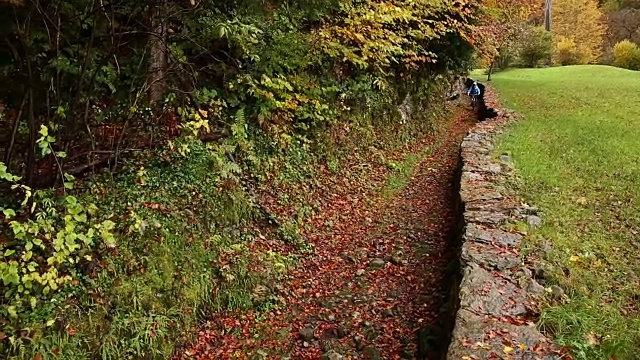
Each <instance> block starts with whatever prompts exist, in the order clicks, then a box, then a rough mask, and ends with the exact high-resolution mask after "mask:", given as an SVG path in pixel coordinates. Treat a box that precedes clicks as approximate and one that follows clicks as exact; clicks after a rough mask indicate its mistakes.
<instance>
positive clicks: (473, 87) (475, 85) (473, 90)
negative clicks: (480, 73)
mask: <svg viewBox="0 0 640 360" xmlns="http://www.w3.org/2000/svg"><path fill="white" fill-rule="evenodd" d="M467 95H469V96H479V95H480V88H479V87H478V82H477V81H474V82H473V85H471V87H469V91H467Z"/></svg>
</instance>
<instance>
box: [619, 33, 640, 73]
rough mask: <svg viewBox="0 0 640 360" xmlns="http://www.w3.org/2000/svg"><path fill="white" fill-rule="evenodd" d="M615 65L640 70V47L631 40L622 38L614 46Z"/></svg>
mask: <svg viewBox="0 0 640 360" xmlns="http://www.w3.org/2000/svg"><path fill="white" fill-rule="evenodd" d="M613 65H615V66H618V67H622V68H625V69H631V70H640V47H638V45H636V44H635V43H632V42H631V41H629V40H622V41H620V42H618V43H617V44H616V45H615V46H614V47H613Z"/></svg>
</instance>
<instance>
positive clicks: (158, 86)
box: [148, 0, 167, 103]
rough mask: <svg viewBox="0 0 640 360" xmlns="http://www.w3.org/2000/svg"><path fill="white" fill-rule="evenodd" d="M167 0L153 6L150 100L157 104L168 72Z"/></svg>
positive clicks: (162, 94)
mask: <svg viewBox="0 0 640 360" xmlns="http://www.w3.org/2000/svg"><path fill="white" fill-rule="evenodd" d="M165 8H166V0H156V1H154V2H153V4H152V5H151V9H150V10H151V14H150V15H151V16H150V18H151V33H150V34H149V40H148V48H149V53H150V55H151V64H150V66H149V77H148V79H149V80H148V81H149V100H150V101H151V102H152V103H157V102H158V101H160V100H161V99H162V97H163V96H164V92H165V88H166V86H165V78H166V71H167V19H166V18H165Z"/></svg>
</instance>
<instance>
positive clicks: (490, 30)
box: [477, 0, 542, 80]
mask: <svg viewBox="0 0 640 360" xmlns="http://www.w3.org/2000/svg"><path fill="white" fill-rule="evenodd" d="M541 8H542V5H541V4H540V1H537V0H488V1H486V2H485V3H484V12H485V18H484V21H483V23H482V24H481V26H480V27H479V32H480V36H479V39H480V40H479V41H478V43H477V48H478V50H479V53H480V56H481V57H483V58H484V59H485V60H486V61H487V62H488V63H489V64H490V65H489V76H488V80H491V72H492V70H493V69H494V67H496V66H498V67H501V66H500V65H501V64H500V63H501V58H504V57H505V56H509V53H510V52H513V51H514V48H515V41H516V40H517V38H518V36H519V34H521V33H522V32H523V29H524V28H525V26H526V23H527V22H528V21H529V19H531V17H532V15H534V14H536V13H537V12H539V11H540V10H541Z"/></svg>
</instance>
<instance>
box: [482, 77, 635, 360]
mask: <svg viewBox="0 0 640 360" xmlns="http://www.w3.org/2000/svg"><path fill="white" fill-rule="evenodd" d="M493 86H494V87H495V88H496V89H497V91H498V93H499V95H500V97H501V101H502V103H503V105H505V106H506V107H508V108H512V109H514V110H516V111H518V112H520V113H522V114H523V115H525V116H526V120H524V121H521V122H518V123H517V124H514V125H513V126H511V127H510V128H509V130H508V131H507V132H506V133H505V134H504V135H503V136H502V137H501V138H500V140H499V143H498V150H499V151H500V152H507V153H510V154H511V155H512V156H513V158H514V162H515V163H516V167H517V173H518V175H519V181H518V182H517V183H518V185H517V188H518V192H519V194H520V195H521V196H522V197H523V198H524V199H526V200H527V201H529V202H530V203H531V204H534V205H537V206H538V207H539V208H540V209H541V210H542V212H543V218H544V220H545V225H544V226H543V227H542V228H540V229H538V230H535V231H534V232H533V233H532V234H531V236H530V239H529V244H530V245H535V244H536V243H541V242H542V241H545V240H546V241H548V242H550V243H551V244H553V247H554V249H553V251H552V252H551V253H550V255H549V256H548V260H549V262H550V263H552V264H553V265H554V268H555V269H557V274H556V276H554V278H553V280H552V282H555V283H557V284H558V285H560V286H561V287H563V288H564V289H565V291H566V292H567V295H568V297H569V299H568V300H567V301H565V302H563V303H560V304H558V303H550V304H548V305H547V306H545V309H544V310H543V313H542V317H541V325H542V326H543V327H544V328H545V329H547V330H548V331H550V332H552V333H553V334H554V335H555V337H556V339H557V341H558V343H560V344H562V345H567V346H569V347H570V348H571V349H572V351H573V352H574V355H575V356H576V358H580V359H610V358H611V359H613V358H615V359H618V360H620V359H638V358H639V357H640V355H638V354H640V100H639V99H638V96H639V95H640V72H633V71H629V70H623V69H617V68H611V67H605V66H573V67H558V68H548V69H527V70H510V71H506V72H502V73H498V74H495V77H494V81H493Z"/></svg>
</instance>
